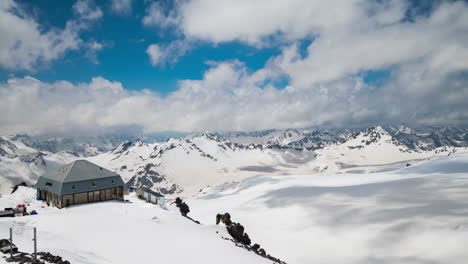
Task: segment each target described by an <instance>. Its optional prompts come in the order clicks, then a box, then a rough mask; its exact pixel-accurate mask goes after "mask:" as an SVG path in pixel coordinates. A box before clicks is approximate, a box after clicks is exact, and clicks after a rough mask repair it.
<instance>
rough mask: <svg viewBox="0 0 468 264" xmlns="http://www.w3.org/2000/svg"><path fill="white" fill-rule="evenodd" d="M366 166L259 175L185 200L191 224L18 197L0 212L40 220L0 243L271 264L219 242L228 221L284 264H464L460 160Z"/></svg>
mask: <svg viewBox="0 0 468 264" xmlns="http://www.w3.org/2000/svg"><path fill="white" fill-rule="evenodd" d="M372 167H373V170H376V171H381V172H376V173H367V172H366V173H342V172H339V173H331V172H330V173H323V174H320V175H283V176H257V177H252V178H249V179H246V180H244V181H241V182H240V183H235V184H232V185H231V186H224V187H225V188H224V189H222V190H220V189H219V188H215V187H212V188H206V189H204V190H203V193H201V194H199V195H198V196H197V197H194V198H192V199H189V200H187V203H188V204H189V206H190V210H191V212H190V213H189V215H190V216H192V217H193V218H194V219H197V220H200V221H201V223H202V224H201V225H197V224H195V223H193V222H192V221H190V220H188V219H186V218H183V217H181V216H180V214H179V213H178V212H177V208H175V207H173V206H171V205H168V208H167V209H163V208H160V207H158V206H155V205H152V204H148V203H145V202H144V201H142V200H139V199H137V198H136V197H135V196H134V195H130V196H126V199H128V200H129V201H128V202H118V201H108V202H101V203H94V204H85V205H78V206H72V207H69V208H65V209H56V208H52V207H46V206H45V205H44V204H43V203H42V202H40V201H36V200H35V199H34V198H35V191H34V190H33V189H31V188H28V187H19V189H18V191H17V192H15V193H14V194H12V195H3V196H2V197H0V208H1V207H12V206H14V205H16V204H19V203H26V204H29V208H28V209H29V210H37V211H38V212H39V215H36V216H24V217H16V218H0V234H3V237H1V238H7V236H8V229H9V228H10V227H13V228H14V242H15V244H16V245H17V246H18V247H19V248H20V251H25V252H32V250H33V244H32V241H31V239H32V229H33V227H37V228H38V245H39V246H38V250H39V251H49V252H51V253H52V254H55V255H60V256H62V257H63V258H64V259H67V260H69V261H71V263H136V262H149V261H150V262H153V261H154V262H162V263H271V261H267V260H266V259H264V258H261V257H259V256H258V255H256V254H254V253H252V252H249V251H247V250H245V249H242V248H239V247H236V246H235V245H234V244H233V243H232V242H230V241H226V240H223V239H222V236H223V237H229V234H227V232H226V229H225V227H224V226H221V225H219V226H217V225H215V216H216V214H217V213H225V212H229V213H230V214H231V218H232V220H234V221H236V222H239V223H241V224H242V225H243V226H244V227H245V232H247V233H248V234H249V236H250V238H251V239H252V241H253V243H259V244H260V245H261V247H262V248H264V249H266V251H267V252H268V253H269V254H271V255H273V256H275V257H279V258H280V259H282V260H284V261H286V262H287V263H301V264H302V263H304V264H306V263H331V264H333V263H339V264H348V263H349V264H353V263H398V264H401V263H403V264H405V263H407V264H410V263H411V264H412V263H431V264H432V263H440V264H443V263H451V264H463V263H465V261H466V259H467V258H468V252H467V251H466V248H465V245H466V244H467V243H468V174H467V172H468V153H455V154H451V155H450V156H445V157H439V158H431V159H424V160H421V161H417V162H414V161H413V163H412V165H411V166H406V164H405V163H397V164H396V165H395V164H392V165H380V166H379V165H375V166H372ZM357 168H358V169H359V168H360V167H357ZM359 171H367V169H363V170H359ZM0 263H6V262H5V260H4V259H3V258H0Z"/></svg>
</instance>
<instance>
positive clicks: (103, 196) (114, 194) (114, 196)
mask: <svg viewBox="0 0 468 264" xmlns="http://www.w3.org/2000/svg"><path fill="white" fill-rule="evenodd" d="M37 194H38V196H40V198H41V199H42V200H44V201H45V202H46V203H48V204H49V205H52V206H56V207H58V208H62V207H66V206H69V205H74V204H84V203H92V202H99V201H108V200H120V201H123V186H118V187H113V188H108V189H103V190H97V191H90V192H82V193H75V194H67V195H62V196H60V195H57V194H55V193H51V192H47V191H44V190H40V189H38V190H37Z"/></svg>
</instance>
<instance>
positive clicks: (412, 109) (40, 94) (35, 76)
mask: <svg viewBox="0 0 468 264" xmlns="http://www.w3.org/2000/svg"><path fill="white" fill-rule="evenodd" d="M466 13H468V3H467V1H462V0H459V1H457V0H454V1H439V0H434V1H419V0H392V1H391V0H382V1H374V0H349V1H340V0H330V1H320V0H290V1H282V0H271V1H270V0H268V1H267V0H257V1H251V0H238V1H230V0H216V1H214V0H183V1H182V0H177V1H158V0H144V1H143V0H106V1H104V0H70V1H48V0H37V1H28V0H4V1H2V2H0V16H1V17H2V19H1V20H0V35H1V36H2V38H1V39H0V112H2V113H6V114H4V115H2V116H0V134H5V133H7V134H8V133H28V134H47V133H52V132H53V133H59V134H60V133H63V134H68V133H78V134H80V133H81V134H87V133H101V132H107V131H109V130H110V131H112V130H119V129H124V128H125V129H127V128H135V127H137V128H141V129H142V131H143V132H144V133H159V132H164V131H177V132H183V133H186V132H194V131H253V130H264V129H275V128H278V129H281V128H303V127H321V126H327V127H329V126H334V127H350V126H370V125H375V124H400V123H407V124H415V125H467V121H466V120H468V116H467V114H466V113H467V112H468V111H466V110H468V109H467V104H466V102H467V101H468V84H467V80H466V75H467V73H468V63H467V61H468V48H467V43H468V37H467V36H468V21H467V20H466Z"/></svg>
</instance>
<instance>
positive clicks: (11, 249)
mask: <svg viewBox="0 0 468 264" xmlns="http://www.w3.org/2000/svg"><path fill="white" fill-rule="evenodd" d="M10 258H13V228H11V227H10Z"/></svg>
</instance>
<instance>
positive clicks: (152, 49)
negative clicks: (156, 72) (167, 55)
mask: <svg viewBox="0 0 468 264" xmlns="http://www.w3.org/2000/svg"><path fill="white" fill-rule="evenodd" d="M146 53H147V54H148V56H149V57H150V61H151V65H153V66H156V65H158V64H160V63H161V56H162V53H161V48H160V47H159V45H158V44H151V45H149V46H148V48H147V49H146Z"/></svg>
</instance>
